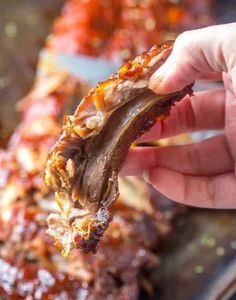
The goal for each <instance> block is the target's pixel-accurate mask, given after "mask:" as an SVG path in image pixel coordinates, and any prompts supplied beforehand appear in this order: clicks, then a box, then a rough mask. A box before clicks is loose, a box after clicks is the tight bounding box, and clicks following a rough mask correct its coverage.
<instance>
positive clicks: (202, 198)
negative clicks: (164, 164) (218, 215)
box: [144, 168, 236, 208]
mask: <svg viewBox="0 0 236 300" xmlns="http://www.w3.org/2000/svg"><path fill="white" fill-rule="evenodd" d="M144 178H145V179H146V181H148V182H149V183H150V184H152V185H153V186H154V187H155V188H156V189H157V190H158V191H159V192H161V193H162V194H164V195H165V196H167V197H168V198H170V199H172V200H174V201H177V202H180V203H183V204H186V205H190V206H196V207H204V208H236V178H235V174H234V173H233V172H229V173H225V174H221V175H218V176H212V177H207V176H190V175H184V174H181V173H178V172H176V171H173V170H171V169H167V168H155V169H150V170H148V172H147V173H145V175H144Z"/></svg>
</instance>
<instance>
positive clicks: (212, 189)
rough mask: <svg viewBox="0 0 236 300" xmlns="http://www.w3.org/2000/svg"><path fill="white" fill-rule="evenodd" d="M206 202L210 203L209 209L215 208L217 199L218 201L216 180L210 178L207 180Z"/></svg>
mask: <svg viewBox="0 0 236 300" xmlns="http://www.w3.org/2000/svg"><path fill="white" fill-rule="evenodd" d="M205 189H206V200H207V203H208V207H209V208H214V207H215V206H216V205H215V204H216V203H215V199H216V186H215V181H214V178H212V177H208V178H207V179H206V187H205Z"/></svg>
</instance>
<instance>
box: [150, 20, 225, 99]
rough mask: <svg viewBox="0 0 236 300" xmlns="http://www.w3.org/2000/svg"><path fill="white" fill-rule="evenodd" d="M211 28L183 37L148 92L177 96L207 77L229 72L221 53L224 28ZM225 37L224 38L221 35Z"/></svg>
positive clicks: (188, 33)
mask: <svg viewBox="0 0 236 300" xmlns="http://www.w3.org/2000/svg"><path fill="white" fill-rule="evenodd" d="M225 26H228V25H218V26H211V27H207V28H203V29H198V30H192V31H186V32H184V33H182V34H180V35H179V36H178V37H177V39H176V41H175V44H174V47H173V50H172V53H171V55H170V56H169V57H168V59H167V60H166V62H165V63H164V64H163V65H162V66H161V67H160V68H159V69H158V70H157V71H156V72H155V73H154V74H153V75H152V77H151V79H150V83H149V88H150V89H151V90H153V91H154V92H156V93H159V94H166V93H172V92H176V91H178V90H181V89H183V88H184V87H185V86H187V85H189V84H191V83H192V82H193V81H194V80H196V79H197V78H199V77H200V76H201V75H202V74H204V73H211V72H214V71H217V72H222V71H224V70H225V69H226V66H225V59H224V57H223V55H219V53H221V52H222V43H223V39H224V35H223V33H224V31H225V30H226V29H225V28H224V27H225ZM221 33H222V34H221Z"/></svg>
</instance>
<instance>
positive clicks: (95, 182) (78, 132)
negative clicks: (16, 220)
mask: <svg viewBox="0 0 236 300" xmlns="http://www.w3.org/2000/svg"><path fill="white" fill-rule="evenodd" d="M172 45H173V43H172V42H166V43H164V44H163V45H160V46H154V47H153V48H151V50H150V51H148V52H144V53H142V54H141V55H140V56H138V57H136V58H135V59H134V60H132V61H129V62H127V63H126V64H124V65H123V66H121V67H120V69H119V71H118V73H117V74H113V75H112V76H111V77H110V78H109V79H108V80H107V81H104V82H101V83H99V84H98V85H97V86H96V87H95V88H93V89H92V90H91V91H90V93H89V94H88V95H87V96H86V97H85V98H84V99H83V101H82V102H81V104H80V105H79V106H78V108H77V109H76V111H75V114H74V115H73V116H67V117H66V118H65V123H64V126H63V129H62V133H61V136H60V139H59V141H58V142H57V143H56V144H55V146H54V147H53V148H52V150H51V152H50V153H49V156H48V161H47V166H46V176H45V178H46V183H47V184H48V185H49V186H51V187H53V188H54V189H55V190H56V198H57V202H58V204H59V206H60V208H61V215H58V214H53V215H51V216H49V218H48V225H49V230H48V233H49V234H50V235H52V236H53V237H54V238H55V240H56V242H57V243H58V244H59V245H60V247H61V248H62V249H63V252H64V253H65V254H66V253H68V252H69V251H70V249H71V248H74V247H78V248H81V249H83V250H84V251H85V252H90V251H93V252H95V251H96V249H97V245H98V242H99V239H100V237H101V236H102V235H103V233H104V231H105V230H106V229H107V227H108V224H109V222H110V220H111V217H110V214H109V206H110V204H111V203H112V202H113V201H114V200H115V199H117V197H118V195H119V192H118V183H117V180H118V173H119V170H120V168H121V165H122V162H123V160H124V158H125V155H126V153H127V151H128V148H129V146H130V144H131V143H132V141H133V140H135V139H136V138H137V137H138V136H139V135H140V134H142V133H144V132H145V131H146V130H148V129H149V128H150V127H151V126H152V125H153V124H154V121H155V119H156V117H159V118H160V117H163V116H165V115H166V114H167V113H168V112H169V110H170V107H171V105H172V104H173V103H174V102H175V101H178V100H180V99H181V98H182V97H183V96H185V95H186V93H187V92H188V93H191V88H186V89H185V90H183V91H180V92H178V93H174V94H171V95H165V96H158V95H155V94H153V93H152V92H151V91H149V90H148V82H149V78H150V76H151V75H152V74H153V72H154V71H155V70H156V69H158V68H159V67H160V66H161V65H162V64H163V62H164V61H165V60H166V58H167V57H168V56H169V54H170V53H171V50H172Z"/></svg>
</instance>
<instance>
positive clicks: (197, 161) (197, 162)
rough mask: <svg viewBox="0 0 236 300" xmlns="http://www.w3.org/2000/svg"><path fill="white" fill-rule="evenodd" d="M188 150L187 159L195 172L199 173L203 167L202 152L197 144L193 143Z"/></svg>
mask: <svg viewBox="0 0 236 300" xmlns="http://www.w3.org/2000/svg"><path fill="white" fill-rule="evenodd" d="M188 148H189V149H188V151H186V159H187V162H188V164H189V166H190V167H191V169H192V170H193V172H194V173H199V172H200V171H201V169H202V159H201V154H200V151H199V149H198V146H197V144H191V145H190V146H188Z"/></svg>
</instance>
